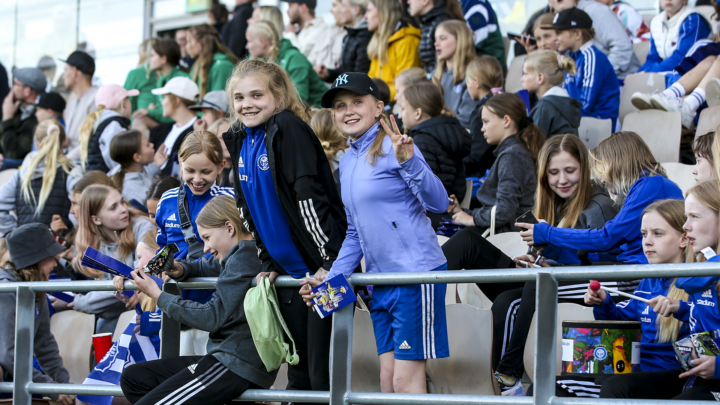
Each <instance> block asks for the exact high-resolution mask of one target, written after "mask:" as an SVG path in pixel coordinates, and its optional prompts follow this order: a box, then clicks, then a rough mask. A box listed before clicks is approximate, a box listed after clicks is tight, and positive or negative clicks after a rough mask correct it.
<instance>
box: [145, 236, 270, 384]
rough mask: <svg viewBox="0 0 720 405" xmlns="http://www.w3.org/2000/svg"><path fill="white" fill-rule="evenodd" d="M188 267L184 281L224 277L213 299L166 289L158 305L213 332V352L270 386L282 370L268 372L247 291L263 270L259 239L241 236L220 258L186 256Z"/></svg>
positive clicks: (241, 372) (210, 348) (229, 365)
mask: <svg viewBox="0 0 720 405" xmlns="http://www.w3.org/2000/svg"><path fill="white" fill-rule="evenodd" d="M180 263H181V264H182V266H183V268H184V270H185V272H184V273H183V275H182V277H179V278H178V279H177V280H178V281H183V280H185V279H188V278H190V277H218V281H217V284H216V285H215V292H214V293H213V296H212V298H211V299H210V301H208V302H206V303H204V304H200V303H198V302H195V301H190V300H184V299H182V298H181V297H180V296H177V295H171V294H168V293H162V294H160V297H158V302H157V304H158V307H160V309H161V310H162V311H163V312H164V313H166V314H167V315H168V316H169V317H170V318H172V319H174V320H176V321H179V322H182V323H183V324H185V325H189V326H191V327H193V328H196V329H200V330H205V331H208V332H210V338H209V339H208V343H207V352H208V354H212V355H213V356H215V358H216V359H218V360H219V361H220V362H221V363H222V364H223V365H225V367H227V368H229V369H230V371H232V372H233V373H235V374H237V375H239V376H240V377H242V378H244V379H246V380H248V381H250V382H252V383H255V384H257V385H259V386H260V387H262V388H269V387H270V386H271V385H272V384H273V382H274V381H275V376H276V375H277V371H272V372H268V371H267V369H266V368H265V366H264V365H263V362H262V360H260V355H259V354H258V352H257V349H255V343H254V342H253V338H252V334H251V333H250V327H249V326H248V324H247V319H246V318H245V309H244V306H243V304H244V301H245V294H247V292H248V290H249V289H250V287H251V286H252V280H253V279H254V278H255V276H257V275H258V273H260V271H261V265H260V260H259V259H258V256H257V248H256V246H255V241H252V240H244V241H240V243H238V244H237V245H236V246H235V247H233V248H232V250H230V252H229V253H228V255H227V256H226V257H225V258H223V261H222V262H218V261H217V259H215V258H214V257H210V258H208V257H203V258H202V259H201V260H200V261H187V260H182V261H180Z"/></svg>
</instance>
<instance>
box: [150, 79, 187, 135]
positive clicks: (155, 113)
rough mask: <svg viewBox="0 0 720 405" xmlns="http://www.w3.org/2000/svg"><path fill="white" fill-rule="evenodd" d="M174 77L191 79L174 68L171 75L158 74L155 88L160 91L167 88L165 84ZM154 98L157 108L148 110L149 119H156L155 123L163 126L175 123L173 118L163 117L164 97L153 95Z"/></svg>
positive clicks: (154, 84)
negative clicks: (164, 87)
mask: <svg viewBox="0 0 720 405" xmlns="http://www.w3.org/2000/svg"><path fill="white" fill-rule="evenodd" d="M174 77H189V75H188V74H187V73H185V72H183V71H182V70H180V69H178V68H176V67H174V68H172V70H171V71H170V73H168V75H167V76H162V75H160V73H159V72H158V73H157V81H156V82H155V83H153V88H154V89H159V88H161V87H163V86H165V84H167V82H168V81H169V80H170V79H172V78H174ZM152 96H153V100H152V102H153V103H155V105H156V106H157V108H153V109H152V110H148V117H150V118H152V119H154V120H155V121H157V122H159V123H161V124H165V123H169V122H173V120H172V118H168V117H163V107H162V99H163V96H156V95H155V94H152Z"/></svg>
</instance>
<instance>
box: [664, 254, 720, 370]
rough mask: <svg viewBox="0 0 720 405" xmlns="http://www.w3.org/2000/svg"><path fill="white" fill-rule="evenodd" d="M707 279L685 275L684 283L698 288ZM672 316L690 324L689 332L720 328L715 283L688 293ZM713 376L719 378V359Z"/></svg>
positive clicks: (689, 286)
mask: <svg viewBox="0 0 720 405" xmlns="http://www.w3.org/2000/svg"><path fill="white" fill-rule="evenodd" d="M715 257H718V256H715ZM708 279H709V278H708V277H687V278H685V280H684V281H685V283H684V284H685V286H686V287H688V289H692V290H700V289H701V288H703V285H704V284H706V283H707V281H708ZM716 284H717V283H716ZM686 292H687V290H686ZM674 316H675V318H676V319H678V320H680V321H682V322H687V323H688V324H689V325H690V333H700V332H707V331H713V330H718V329H720V312H718V294H717V289H716V288H715V284H713V285H710V286H707V289H705V290H703V291H699V292H697V293H694V294H690V297H689V298H688V302H685V301H680V309H679V310H678V312H677V313H675V314H674ZM713 378H714V379H720V361H716V362H715V375H714V376H713Z"/></svg>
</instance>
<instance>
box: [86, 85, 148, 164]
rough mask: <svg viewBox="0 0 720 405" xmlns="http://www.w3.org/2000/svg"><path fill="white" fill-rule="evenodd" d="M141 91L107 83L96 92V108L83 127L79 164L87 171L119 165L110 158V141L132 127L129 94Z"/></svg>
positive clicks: (130, 95) (136, 93)
mask: <svg viewBox="0 0 720 405" xmlns="http://www.w3.org/2000/svg"><path fill="white" fill-rule="evenodd" d="M138 94H140V92H139V91H138V90H134V89H133V90H126V89H125V88H124V87H122V86H120V85H118V84H106V85H104V86H102V87H100V88H99V89H98V91H97V93H96V94H95V104H96V105H97V107H98V109H97V111H94V112H92V113H90V114H89V115H88V116H87V117H86V118H85V121H83V124H82V126H81V127H80V163H81V165H82V167H83V168H84V169H85V170H101V171H103V172H105V173H107V172H108V171H110V169H112V168H114V167H115V166H117V165H118V163H117V162H115V161H113V160H112V158H110V142H111V141H112V139H113V138H114V137H115V135H117V134H119V133H120V132H123V131H127V130H128V129H130V117H131V115H132V104H131V103H130V97H132V96H137V95H138Z"/></svg>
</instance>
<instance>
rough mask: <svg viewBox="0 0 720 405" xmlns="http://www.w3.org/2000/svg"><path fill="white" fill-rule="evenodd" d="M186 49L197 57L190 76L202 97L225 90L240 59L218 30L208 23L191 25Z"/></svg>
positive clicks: (192, 55)
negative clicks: (223, 41)
mask: <svg viewBox="0 0 720 405" xmlns="http://www.w3.org/2000/svg"><path fill="white" fill-rule="evenodd" d="M186 49H187V51H188V53H189V54H190V56H191V57H193V58H195V63H194V64H193V67H192V70H190V78H191V79H192V80H193V81H194V82H195V83H197V85H198V88H199V89H200V98H202V97H205V93H209V92H211V91H215V90H225V82H227V79H228V77H230V73H231V72H232V70H233V66H235V63H237V61H238V59H237V56H235V55H234V54H233V53H232V51H231V50H230V49H228V47H226V46H225V45H224V44H223V43H222V41H221V40H220V34H219V33H218V32H217V30H215V28H213V27H212V26H210V25H208V24H200V25H196V26H194V27H190V29H189V30H188V32H187V45H186Z"/></svg>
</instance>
